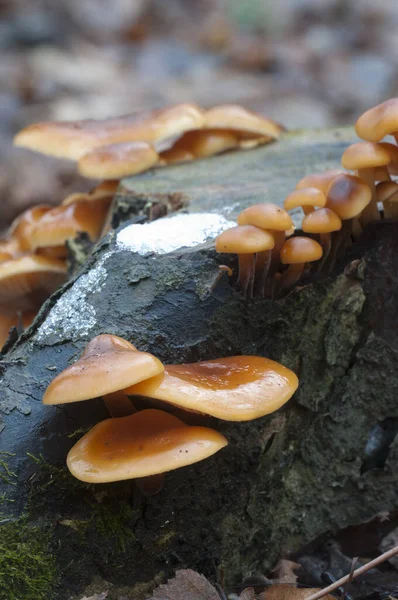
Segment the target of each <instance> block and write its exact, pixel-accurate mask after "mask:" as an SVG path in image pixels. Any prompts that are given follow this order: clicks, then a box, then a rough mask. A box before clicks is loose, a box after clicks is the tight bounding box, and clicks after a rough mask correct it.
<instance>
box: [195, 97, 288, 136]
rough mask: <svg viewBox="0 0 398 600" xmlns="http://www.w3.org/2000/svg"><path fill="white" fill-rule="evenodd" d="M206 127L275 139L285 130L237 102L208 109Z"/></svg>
mask: <svg viewBox="0 0 398 600" xmlns="http://www.w3.org/2000/svg"><path fill="white" fill-rule="evenodd" d="M204 128H205V129H233V130H238V131H248V132H251V133H256V134H259V135H264V136H267V137H270V138H273V139H278V138H279V137H280V134H281V132H282V131H283V128H282V127H281V126H280V125H278V123H275V121H272V120H271V119H268V118H267V117H263V116H262V115H259V114H257V113H254V112H252V111H250V110H247V109H246V108H243V107H242V106H238V105H235V104H222V105H220V106H215V107H214V108H211V109H210V110H208V111H206V112H205V113H204Z"/></svg>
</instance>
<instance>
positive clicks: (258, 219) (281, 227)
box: [237, 203, 293, 231]
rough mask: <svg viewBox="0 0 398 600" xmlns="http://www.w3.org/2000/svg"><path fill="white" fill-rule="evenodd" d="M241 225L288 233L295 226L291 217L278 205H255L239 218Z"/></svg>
mask: <svg viewBox="0 0 398 600" xmlns="http://www.w3.org/2000/svg"><path fill="white" fill-rule="evenodd" d="M237 221H238V224H239V225H254V226H256V227H260V228H261V229H273V230H275V231H287V230H288V229H290V228H291V227H292V225H293V222H292V219H291V217H290V215H288V214H287V212H286V211H285V210H283V208H281V207H280V206H277V205H276V204H271V203H269V204H266V203H264V204H253V205H252V206H249V207H248V208H246V209H245V210H243V211H242V212H241V213H240V215H239V216H238V219H237Z"/></svg>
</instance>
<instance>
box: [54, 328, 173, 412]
mask: <svg viewBox="0 0 398 600" xmlns="http://www.w3.org/2000/svg"><path fill="white" fill-rule="evenodd" d="M163 368H164V367H163V365H162V363H161V362H160V360H158V359H157V358H156V357H155V356H152V354H148V353H147V352H138V351H137V349H136V348H135V347H134V346H133V345H132V344H130V343H129V342H127V341H126V340H123V339H122V338H120V337H118V336H116V335H110V334H102V335H98V336H97V337H95V338H94V339H93V340H91V342H89V344H87V346H86V348H85V350H84V352H83V354H82V355H81V357H80V358H79V360H77V361H76V362H75V363H74V364H73V365H71V366H70V367H67V368H66V369H65V370H64V371H62V373H60V374H59V375H58V376H57V377H56V378H55V379H53V381H52V382H51V383H50V385H49V386H48V388H47V389H46V392H45V394H44V397H43V403H44V404H65V403H67V402H78V401H81V400H89V399H90V398H97V397H98V396H103V395H104V394H110V393H112V392H117V391H118V390H121V389H123V388H125V387H128V386H129V385H134V384H135V383H138V382H140V381H142V380H143V379H146V378H148V377H154V376H155V375H158V374H159V373H162V371H163Z"/></svg>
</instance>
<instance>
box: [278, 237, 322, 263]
mask: <svg viewBox="0 0 398 600" xmlns="http://www.w3.org/2000/svg"><path fill="white" fill-rule="evenodd" d="M322 254H323V250H322V246H321V245H320V244H318V242H316V241H315V240H312V239H311V238H307V237H304V236H295V237H292V238H289V239H288V240H286V242H285V243H284V244H283V247H282V250H281V255H280V256H281V262H282V263H283V264H284V265H295V264H302V263H306V262H313V261H314V260H319V259H320V258H322Z"/></svg>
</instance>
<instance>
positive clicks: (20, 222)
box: [9, 204, 52, 252]
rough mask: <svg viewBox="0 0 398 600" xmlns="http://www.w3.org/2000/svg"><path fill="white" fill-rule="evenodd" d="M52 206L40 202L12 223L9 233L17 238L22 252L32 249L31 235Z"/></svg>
mask: <svg viewBox="0 0 398 600" xmlns="http://www.w3.org/2000/svg"><path fill="white" fill-rule="evenodd" d="M51 208H52V207H51V206H49V205H47V204H38V205H37V206H33V207H32V208H28V209H27V210H25V211H24V212H23V213H22V214H21V215H19V216H18V217H17V218H16V219H15V221H14V222H13V223H12V225H11V227H10V230H9V233H10V235H11V237H12V238H14V239H15V240H17V242H18V245H19V247H20V250H21V252H24V251H25V252H26V251H29V250H32V243H31V237H32V232H33V229H34V228H35V226H36V224H37V223H38V221H40V219H41V218H42V217H43V215H45V214H46V213H47V212H48V211H49V210H51Z"/></svg>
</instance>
